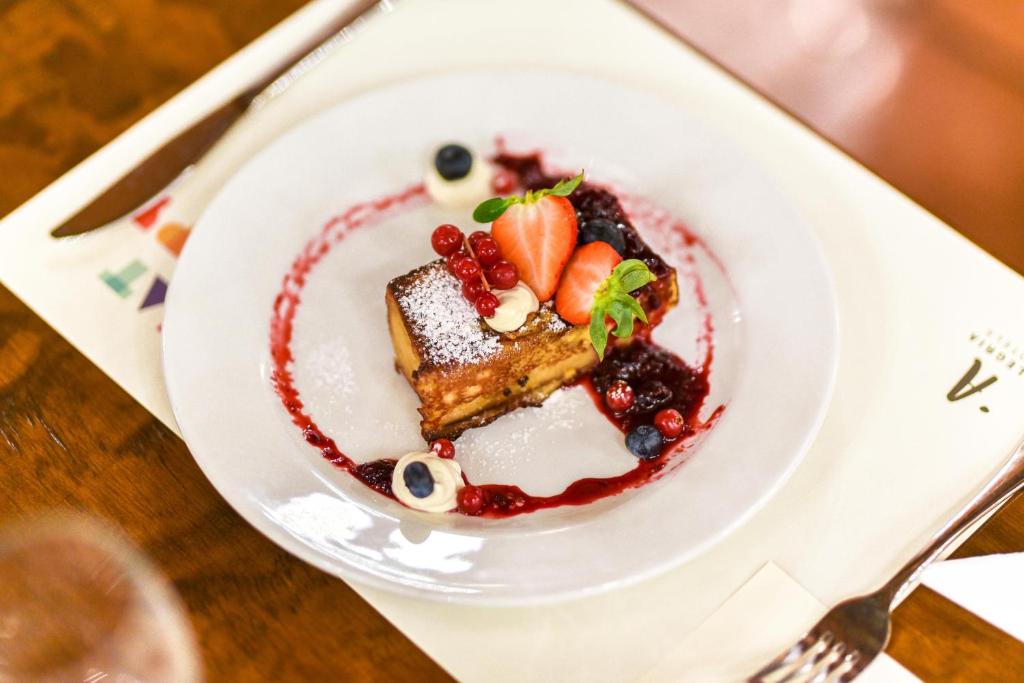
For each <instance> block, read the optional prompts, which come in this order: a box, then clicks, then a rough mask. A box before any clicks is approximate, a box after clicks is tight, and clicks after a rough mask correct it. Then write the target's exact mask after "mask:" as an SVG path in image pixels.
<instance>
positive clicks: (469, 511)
mask: <svg viewBox="0 0 1024 683" xmlns="http://www.w3.org/2000/svg"><path fill="white" fill-rule="evenodd" d="M455 500H456V503H457V504H458V506H459V512H461V513H462V514H464V515H479V514H480V513H481V512H483V510H484V503H485V501H484V492H483V489H481V488H480V487H479V486H463V487H462V488H461V489H459V492H458V493H457V494H456V495H455Z"/></svg>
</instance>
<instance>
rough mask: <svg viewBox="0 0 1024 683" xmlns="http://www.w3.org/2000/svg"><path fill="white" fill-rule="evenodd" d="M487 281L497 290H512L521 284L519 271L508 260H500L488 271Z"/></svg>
mask: <svg viewBox="0 0 1024 683" xmlns="http://www.w3.org/2000/svg"><path fill="white" fill-rule="evenodd" d="M487 281H488V282H489V283H491V287H494V288H495V289H512V288H513V287H515V286H516V285H517V284H519V269H518V268H516V264H514V263H512V262H511V261H509V260H508V259H498V261H497V263H495V264H494V265H493V266H491V267H490V268H489V269H488V270H487Z"/></svg>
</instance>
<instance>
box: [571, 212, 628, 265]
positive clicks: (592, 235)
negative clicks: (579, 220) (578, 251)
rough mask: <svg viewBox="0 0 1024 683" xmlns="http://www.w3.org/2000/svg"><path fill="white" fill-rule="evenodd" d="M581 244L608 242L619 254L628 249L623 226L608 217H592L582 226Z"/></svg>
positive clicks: (580, 233)
mask: <svg viewBox="0 0 1024 683" xmlns="http://www.w3.org/2000/svg"><path fill="white" fill-rule="evenodd" d="M577 242H578V243H579V244H590V243H591V242H607V243H608V244H610V245H611V247H612V249H614V250H615V251H617V252H618V253H619V255H620V256H621V255H622V254H624V253H625V251H626V238H625V236H623V234H622V228H620V227H619V226H618V224H616V223H615V221H613V220H609V219H607V218H591V219H590V220H587V221H585V222H584V223H583V224H582V225H581V226H580V232H579V236H578V237H577Z"/></svg>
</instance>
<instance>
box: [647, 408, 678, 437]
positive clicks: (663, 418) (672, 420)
mask: <svg viewBox="0 0 1024 683" xmlns="http://www.w3.org/2000/svg"><path fill="white" fill-rule="evenodd" d="M654 426H655V427H657V428H658V431H659V432H661V435H662V436H663V437H665V438H666V439H674V438H676V437H677V436H679V435H680V434H682V433H683V429H684V428H685V427H686V420H684V419H683V416H682V415H681V414H680V413H679V411H678V410H676V409H675V408H665V409H664V410H659V411H658V414H657V415H655V416H654Z"/></svg>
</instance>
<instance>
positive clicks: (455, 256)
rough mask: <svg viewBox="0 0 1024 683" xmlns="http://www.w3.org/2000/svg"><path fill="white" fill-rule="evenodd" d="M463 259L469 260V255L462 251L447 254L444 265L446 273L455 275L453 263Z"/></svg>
mask: <svg viewBox="0 0 1024 683" xmlns="http://www.w3.org/2000/svg"><path fill="white" fill-rule="evenodd" d="M464 258H470V256H469V254H467V253H466V252H464V251H456V252H454V253H452V254H448V256H447V257H446V258H445V265H446V266H448V272H449V273H451V274H452V275H454V274H455V263H456V261H459V260H461V259H464Z"/></svg>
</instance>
